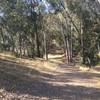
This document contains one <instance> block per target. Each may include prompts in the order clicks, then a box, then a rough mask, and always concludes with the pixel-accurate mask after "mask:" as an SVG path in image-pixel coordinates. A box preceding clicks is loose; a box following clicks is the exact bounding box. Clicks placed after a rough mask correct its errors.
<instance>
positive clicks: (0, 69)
mask: <svg viewBox="0 0 100 100" xmlns="http://www.w3.org/2000/svg"><path fill="white" fill-rule="evenodd" d="M23 61H24V63H23ZM26 62H27V64H26ZM41 66H42V67H41ZM46 66H47V67H46ZM48 66H49V67H48ZM98 69H99V67H98V68H97V70H96V69H93V70H81V69H80V68H79V67H77V66H71V65H68V64H65V63H62V62H61V58H59V59H56V60H52V59H51V60H50V62H46V61H41V60H35V61H31V60H30V61H29V60H27V59H26V60H25V59H24V60H20V63H19V62H18V60H16V61H15V59H14V60H13V59H10V58H9V59H7V57H6V59H5V58H4V57H1V58H0V100H100V71H99V70H98Z"/></svg>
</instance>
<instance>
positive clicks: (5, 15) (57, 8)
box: [0, 0, 100, 67]
mask: <svg viewBox="0 0 100 100" xmlns="http://www.w3.org/2000/svg"><path fill="white" fill-rule="evenodd" d="M53 49H54V50H53ZM58 49H59V50H60V51H61V52H60V53H64V54H65V56H66V58H67V60H66V62H68V63H75V62H76V60H77V61H78V63H80V64H84V65H87V66H90V67H91V66H92V65H96V64H98V63H99V60H100V2H99V0H0V52H5V51H7V52H12V54H14V55H15V56H16V57H29V58H35V57H40V58H43V57H45V59H46V60H47V59H48V54H49V53H54V54H55V53H57V52H56V51H57V50H58Z"/></svg>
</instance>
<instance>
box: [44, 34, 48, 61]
mask: <svg viewBox="0 0 100 100" xmlns="http://www.w3.org/2000/svg"><path fill="white" fill-rule="evenodd" d="M43 35H44V58H45V60H48V53H47V41H46V33H45V32H43Z"/></svg>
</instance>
